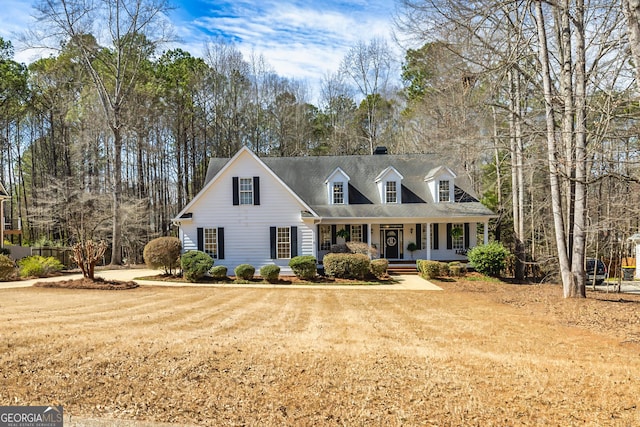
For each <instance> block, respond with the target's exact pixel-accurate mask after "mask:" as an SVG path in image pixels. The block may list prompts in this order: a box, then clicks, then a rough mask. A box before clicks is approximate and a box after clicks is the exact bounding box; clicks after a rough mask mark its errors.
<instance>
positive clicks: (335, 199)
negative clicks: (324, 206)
mask: <svg viewBox="0 0 640 427" xmlns="http://www.w3.org/2000/svg"><path fill="white" fill-rule="evenodd" d="M331 187H332V190H333V191H332V203H333V204H334V205H344V181H334V182H333V183H332V186H331ZM338 188H339V191H336V190H338ZM336 196H339V198H338V197H336ZM338 199H339V201H338Z"/></svg>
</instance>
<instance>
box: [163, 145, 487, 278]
mask: <svg viewBox="0 0 640 427" xmlns="http://www.w3.org/2000/svg"><path fill="white" fill-rule="evenodd" d="M432 160H433V156H430V155H424V154H410V155H386V154H381V155H362V156H322V157H264V158H259V157H258V156H256V155H255V154H254V153H253V152H252V151H251V150H249V149H248V148H246V147H244V148H242V149H240V151H238V152H237V153H236V154H235V155H234V156H233V157H232V158H230V159H228V158H226V159H223V158H214V159H211V161H210V163H209V168H208V171H207V176H206V180H205V185H204V187H203V189H202V190H201V191H200V192H199V193H198V194H197V195H196V196H195V197H194V199H193V200H192V201H191V202H190V203H189V204H187V206H186V207H185V208H184V209H183V210H182V211H181V212H180V213H179V214H178V215H177V216H176V218H174V219H173V222H174V224H177V225H178V226H179V227H180V234H179V237H180V240H181V242H182V249H183V251H189V250H193V249H198V250H201V251H205V252H207V253H208V254H210V255H211V256H212V257H213V258H214V259H215V265H224V266H226V267H227V268H228V269H229V271H230V272H231V271H233V269H234V268H235V267H236V266H237V265H239V264H243V263H247V264H251V265H253V266H254V267H256V270H258V269H259V268H260V267H261V266H263V265H266V264H277V265H279V266H280V267H281V274H288V273H290V272H291V270H290V269H289V267H288V263H289V260H290V259H291V258H293V257H294V256H297V255H313V256H315V257H316V259H317V260H318V262H321V261H322V258H323V256H324V255H325V254H326V253H328V251H329V249H330V248H331V245H332V244H336V243H342V242H344V241H345V240H346V238H347V236H346V235H345V234H348V240H350V241H359V242H363V243H366V244H368V245H370V246H371V247H372V248H375V250H374V252H375V253H376V254H377V255H375V257H380V258H387V259H388V260H389V261H390V263H391V264H393V263H394V262H395V263H401V262H411V260H415V259H433V260H441V261H452V260H460V261H466V251H467V250H468V249H469V248H472V247H474V246H476V245H477V244H478V243H483V242H484V243H486V242H487V238H488V234H487V229H488V221H489V219H490V218H494V217H495V214H494V213H493V212H492V211H490V210H489V209H487V208H486V207H485V206H483V205H482V204H481V203H480V202H478V200H476V199H475V198H474V197H473V196H472V195H471V194H469V193H468V192H466V191H464V190H462V189H461V188H459V187H458V186H457V185H456V174H455V173H453V171H451V169H449V168H447V167H446V166H442V165H438V164H433V163H432ZM341 230H344V231H341ZM410 243H413V244H414V245H412V246H415V247H416V248H417V249H416V250H414V251H413V252H410V251H409V250H408V249H407V246H408V245H409V244H410Z"/></svg>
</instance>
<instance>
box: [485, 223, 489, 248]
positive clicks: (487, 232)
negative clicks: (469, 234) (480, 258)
mask: <svg viewBox="0 0 640 427" xmlns="http://www.w3.org/2000/svg"><path fill="white" fill-rule="evenodd" d="M487 243H489V221H485V222H484V244H485V245H486V244H487Z"/></svg>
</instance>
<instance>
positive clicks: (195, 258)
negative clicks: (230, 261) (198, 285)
mask: <svg viewBox="0 0 640 427" xmlns="http://www.w3.org/2000/svg"><path fill="white" fill-rule="evenodd" d="M180 266H181V267H182V272H183V273H184V277H185V278H186V279H187V280H188V281H190V282H197V281H198V280H200V279H202V278H203V277H204V275H205V274H207V272H208V271H209V270H211V267H213V258H211V257H210V256H209V255H208V254H206V253H204V252H202V251H188V252H186V253H184V254H183V255H182V256H181V257H180Z"/></svg>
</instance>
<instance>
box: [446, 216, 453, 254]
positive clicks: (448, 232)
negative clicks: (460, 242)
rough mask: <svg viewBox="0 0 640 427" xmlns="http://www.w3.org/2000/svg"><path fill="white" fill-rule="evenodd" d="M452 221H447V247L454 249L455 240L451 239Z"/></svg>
mask: <svg viewBox="0 0 640 427" xmlns="http://www.w3.org/2000/svg"><path fill="white" fill-rule="evenodd" d="M452 228H453V227H452V226H451V223H450V222H449V223H447V249H453V242H452V240H451V229H452Z"/></svg>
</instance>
